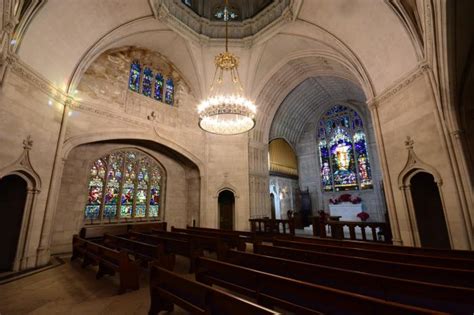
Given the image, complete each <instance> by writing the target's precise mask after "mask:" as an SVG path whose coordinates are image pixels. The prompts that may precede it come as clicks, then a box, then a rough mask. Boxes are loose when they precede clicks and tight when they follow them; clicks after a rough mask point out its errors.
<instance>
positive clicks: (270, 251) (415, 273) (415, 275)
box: [254, 245, 474, 288]
mask: <svg viewBox="0 0 474 315" xmlns="http://www.w3.org/2000/svg"><path fill="white" fill-rule="evenodd" d="M254 253H256V254H262V255H269V256H275V257H280V258H286V259H291V260H297V261H303V262H308V263H312V264H317V265H325V266H332V267H336V268H342V269H348V270H354V271H360V272H366V273H372V274H378V275H384V276H388V277H394V278H401V279H407V280H415V281H422V282H429V283H434V284H443V285H452V286H461V287H467V288H473V287H474V281H473V276H474V273H473V271H472V270H462V269H448V268H440V267H431V266H423V265H414V264H405V263H399V262H390V261H384V260H377V259H370V258H363V257H354V256H345V255H338V254H329V253H325V252H316V251H307V250H301V249H295V248H289V247H278V246H268V245H255V246H254Z"/></svg>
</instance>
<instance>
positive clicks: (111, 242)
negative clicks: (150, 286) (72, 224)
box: [103, 233, 173, 269]
mask: <svg viewBox="0 0 474 315" xmlns="http://www.w3.org/2000/svg"><path fill="white" fill-rule="evenodd" d="M103 245H105V246H107V247H110V248H114V249H117V250H122V249H123V250H126V251H128V252H130V253H131V254H132V255H133V256H134V257H135V258H136V259H137V260H138V259H139V260H140V261H142V262H143V266H144V267H148V263H149V262H151V261H153V260H157V261H159V262H160V264H161V265H162V266H164V267H167V268H170V269H171V268H172V267H173V266H172V265H171V263H170V262H169V261H168V260H167V257H166V255H164V253H165V251H164V248H163V245H161V244H158V245H154V244H148V243H144V242H140V241H137V240H133V239H128V238H125V237H120V236H115V235H110V234H107V233H106V234H105V235H104V240H103Z"/></svg>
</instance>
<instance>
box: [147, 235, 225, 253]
mask: <svg viewBox="0 0 474 315" xmlns="http://www.w3.org/2000/svg"><path fill="white" fill-rule="evenodd" d="M152 234H155V235H160V236H164V237H170V238H176V239H180V240H184V241H188V242H193V244H194V245H195V246H196V248H198V249H200V250H207V251H210V252H215V253H217V254H218V256H219V255H222V253H224V252H226V251H227V250H228V249H229V247H228V246H227V245H226V244H225V243H224V242H223V241H222V240H220V239H219V238H216V237H213V236H205V235H195V234H189V233H183V232H168V231H160V230H155V229H153V230H152Z"/></svg>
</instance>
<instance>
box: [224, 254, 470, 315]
mask: <svg viewBox="0 0 474 315" xmlns="http://www.w3.org/2000/svg"><path fill="white" fill-rule="evenodd" d="M222 258H223V260H224V261H226V262H228V263H232V264H234V265H239V266H241V267H246V268H251V269H256V270H259V271H263V272H268V273H272V274H276V275H280V276H283V277H288V278H292V279H296V280H300V281H305V282H310V283H313V284H319V285H324V286H328V287H332V288H336V289H340V290H344V291H349V292H352V293H358V294H363V295H367V296H372V297H375V298H380V299H383V300H389V301H393V302H398V303H402V304H409V305H414V306H419V307H426V306H427V305H429V307H430V308H432V309H436V310H439V311H444V312H455V311H460V310H462V311H464V312H469V311H470V310H472V309H474V301H473V300H472V297H473V296H474V289H468V288H460V287H452V286H444V285H436V284H430V283H425V282H419V281H411V280H405V279H399V278H393V277H386V276H380V275H373V274H370V273H362V272H356V271H352V270H346V269H340V268H334V267H328V266H323V265H315V264H309V263H304V262H298V261H294V260H289V259H282V258H277V257H271V256H264V255H259V254H252V253H244V252H239V251H235V250H230V251H228V252H227V253H226V255H225V256H224V257H222Z"/></svg>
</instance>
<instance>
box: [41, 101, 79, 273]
mask: <svg viewBox="0 0 474 315" xmlns="http://www.w3.org/2000/svg"><path fill="white" fill-rule="evenodd" d="M71 106H72V98H68V99H66V100H65V102H64V109H63V115H62V119H61V127H60V130H59V135H58V141H57V144H56V153H55V156H54V162H53V169H52V171H51V180H50V183H49V189H48V197H47V199H46V208H45V212H44V217H43V223H42V226H41V235H40V241H39V246H38V249H37V261H36V266H37V267H39V266H43V265H46V264H47V263H48V262H49V259H50V244H51V236H52V225H53V222H54V216H55V213H56V205H57V201H58V195H59V185H60V184H61V177H62V172H63V169H64V163H65V160H64V159H63V144H64V138H65V135H66V129H67V123H68V117H69V112H70V107H71Z"/></svg>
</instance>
